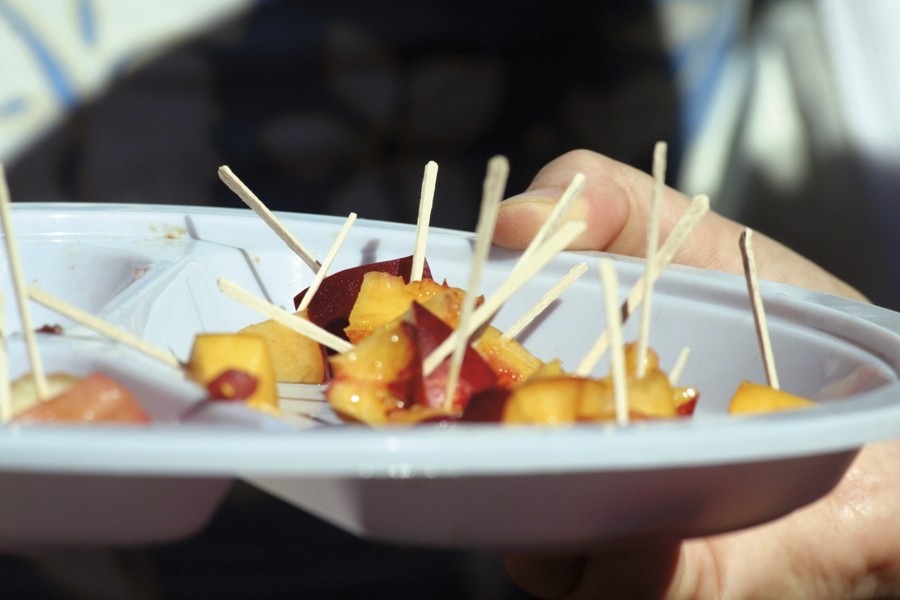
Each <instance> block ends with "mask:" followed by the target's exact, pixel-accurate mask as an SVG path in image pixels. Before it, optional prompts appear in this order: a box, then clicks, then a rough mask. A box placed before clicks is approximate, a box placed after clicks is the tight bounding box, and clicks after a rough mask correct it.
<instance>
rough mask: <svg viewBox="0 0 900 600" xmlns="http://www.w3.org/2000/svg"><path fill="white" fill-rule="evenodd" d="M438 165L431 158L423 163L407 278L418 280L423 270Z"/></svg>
mask: <svg viewBox="0 0 900 600" xmlns="http://www.w3.org/2000/svg"><path fill="white" fill-rule="evenodd" d="M437 172H438V166H437V163H436V162H434V161H433V160H431V161H428V163H427V164H426V165H425V174H424V176H423V177H422V192H421V195H420V196H419V216H418V218H417V219H416V246H415V250H414V252H413V260H412V268H411V270H410V275H409V280H410V281H419V280H421V279H422V273H423V272H424V270H425V248H426V247H427V245H428V227H429V225H430V224H431V207H432V205H433V204H434V189H435V183H436V181H437Z"/></svg>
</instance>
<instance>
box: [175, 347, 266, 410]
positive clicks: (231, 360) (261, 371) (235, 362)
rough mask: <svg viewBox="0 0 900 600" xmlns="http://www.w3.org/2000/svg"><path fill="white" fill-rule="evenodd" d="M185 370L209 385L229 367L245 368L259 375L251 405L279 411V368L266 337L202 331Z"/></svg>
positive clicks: (234, 368)
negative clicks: (273, 366) (274, 364)
mask: <svg viewBox="0 0 900 600" xmlns="http://www.w3.org/2000/svg"><path fill="white" fill-rule="evenodd" d="M185 370H186V372H187V375H188V377H190V378H191V379H193V380H194V381H196V382H197V383H199V384H200V385H202V386H204V387H208V386H209V385H210V384H211V383H213V382H214V381H216V380H217V378H219V377H220V376H222V375H223V374H225V373H227V372H229V371H243V372H245V373H246V374H248V375H250V376H251V377H254V378H255V379H256V388H255V389H254V391H253V393H252V394H251V395H250V396H249V397H248V398H246V400H245V402H246V404H247V406H249V407H251V408H255V409H258V410H262V411H265V412H269V413H272V414H279V413H280V410H279V408H278V391H277V388H276V385H275V372H274V370H273V369H272V363H271V361H270V359H269V350H268V345H267V343H266V340H265V339H264V338H262V337H261V336H258V335H250V334H247V333H241V334H238V333H200V334H197V336H196V337H195V338H194V346H193V348H192V349H191V356H190V358H189V359H188V363H187V365H185Z"/></svg>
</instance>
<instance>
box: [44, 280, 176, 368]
mask: <svg viewBox="0 0 900 600" xmlns="http://www.w3.org/2000/svg"><path fill="white" fill-rule="evenodd" d="M28 297H29V298H30V299H32V300H34V301H35V302H37V303H38V304H41V305H43V306H46V307H47V308H49V309H50V310H52V311H54V312H57V313H59V314H61V315H63V316H64V317H67V318H69V319H71V320H73V321H75V322H76V323H79V324H81V325H84V326H85V327H87V328H89V329H93V330H94V331H96V332H97V333H100V334H101V335H103V336H105V337H107V338H109V339H111V340H113V341H115V342H119V343H121V344H123V345H125V346H128V347H129V348H132V349H134V350H137V351H138V352H140V353H142V354H144V355H146V356H149V357H150V358H153V359H155V360H157V361H159V362H161V363H163V364H166V365H168V366H170V367H174V368H176V369H181V368H182V365H181V363H180V362H179V361H178V358H177V357H176V356H175V355H174V354H172V353H171V352H169V351H167V350H163V349H161V348H157V347H156V346H154V345H152V344H149V343H147V342H145V341H144V340H142V339H141V338H139V337H138V336H136V335H134V334H132V333H130V332H128V331H126V330H124V329H120V328H118V327H116V326H115V325H113V324H111V323H109V322H107V321H104V320H103V319H101V318H99V317H97V316H95V315H92V314H91V313H89V312H86V311H84V310H82V309H80V308H78V307H77V306H74V305H72V304H69V303H68V302H66V301H65V300H63V299H61V298H57V297H56V296H54V295H52V294H49V293H47V292H45V291H43V290H41V289H38V288H37V287H35V286H30V287H29V288H28Z"/></svg>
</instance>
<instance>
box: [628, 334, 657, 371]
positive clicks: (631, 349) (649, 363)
mask: <svg viewBox="0 0 900 600" xmlns="http://www.w3.org/2000/svg"><path fill="white" fill-rule="evenodd" d="M638 349H639V348H638V343H637V342H631V343H629V344H625V372H626V373H628V374H629V375H634V374H635V373H637V372H638ZM658 370H659V356H658V355H657V354H656V352H655V351H654V350H653V348H647V356H646V360H645V362H644V373H649V372H651V371H658Z"/></svg>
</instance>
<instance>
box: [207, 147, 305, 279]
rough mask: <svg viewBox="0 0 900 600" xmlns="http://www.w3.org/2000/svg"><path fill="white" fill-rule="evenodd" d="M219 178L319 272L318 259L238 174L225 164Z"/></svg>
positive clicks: (221, 168)
mask: <svg viewBox="0 0 900 600" xmlns="http://www.w3.org/2000/svg"><path fill="white" fill-rule="evenodd" d="M219 179H221V180H222V182H223V183H225V185H227V186H228V188H229V189H230V190H231V191H232V192H234V193H235V194H237V196H238V198H240V199H241V200H243V201H244V204H246V205H247V206H248V207H250V208H251V209H252V210H253V212H255V213H256V214H257V215H259V217H260V218H261V219H262V220H263V221H265V223H266V225H268V226H269V227H270V228H271V229H272V231H274V232H275V234H276V235H278V237H280V238H281V239H282V240H283V241H284V243H285V244H287V245H288V247H289V248H290V249H291V250H293V251H294V252H295V253H296V254H297V256H299V257H300V258H301V259H302V260H303V262H305V263H306V264H307V265H309V268H310V269H312V270H313V273H318V272H319V269H320V268H321V266H322V265H320V264H319V261H317V260H316V257H315V256H314V255H313V253H312V252H310V251H309V250H307V248H306V247H305V246H304V245H303V244H301V243H300V241H299V240H298V239H297V238H296V237H294V234H292V233H291V232H290V231H288V230H287V228H286V227H285V226H284V225H283V224H282V223H281V221H279V220H278V218H277V217H275V215H273V214H272V211H270V210H269V209H268V207H267V206H266V205H265V204H263V202H262V200H260V199H259V198H257V196H256V194H254V193H253V192H252V191H250V188H248V187H247V186H246V185H244V182H243V181H241V180H240V179H238V176H237V175H235V174H234V173H233V172H232V170H231V168H229V167H228V166H226V165H223V166H221V167H219Z"/></svg>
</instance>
